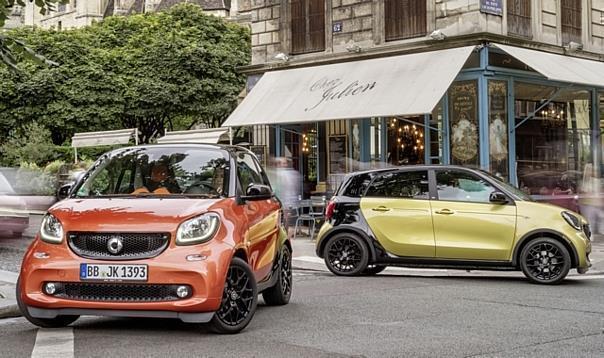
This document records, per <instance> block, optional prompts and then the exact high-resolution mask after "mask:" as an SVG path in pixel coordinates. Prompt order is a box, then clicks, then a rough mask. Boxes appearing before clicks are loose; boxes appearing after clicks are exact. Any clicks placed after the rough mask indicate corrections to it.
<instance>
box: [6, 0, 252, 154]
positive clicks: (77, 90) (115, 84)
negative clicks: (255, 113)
mask: <svg viewBox="0 0 604 358" xmlns="http://www.w3.org/2000/svg"><path fill="white" fill-rule="evenodd" d="M0 1H1V0H0ZM9 34H10V36H11V37H12V38H15V39H19V40H20V41H23V42H24V43H27V44H28V46H29V47H30V48H31V50H32V51H33V52H34V53H37V54H40V55H41V56H43V57H45V58H49V59H52V60H53V61H56V62H57V63H59V64H60V66H58V67H48V66H41V65H38V64H35V63H33V62H19V63H18V65H17V67H18V68H19V71H16V72H15V71H9V70H7V68H6V67H4V68H3V67H2V66H0V113H2V115H0V131H2V132H3V133H9V132H12V131H14V130H15V129H16V128H19V127H20V126H23V125H24V124H26V123H30V122H33V121H36V122H37V123H40V124H42V125H43V126H45V127H46V128H48V129H49V130H50V131H51V137H52V141H53V143H55V144H57V145H62V144H63V143H68V141H69V139H70V138H71V136H72V135H73V133H75V132H85V131H97V130H109V129H121V128H133V127H138V128H139V133H140V138H139V139H140V140H141V142H143V143H147V142H149V141H150V140H151V139H152V138H153V137H156V136H158V135H161V134H163V132H164V131H165V130H166V129H169V130H177V129H187V128H188V127H190V126H191V125H193V124H194V123H195V122H200V121H201V122H205V123H208V124H211V125H219V124H220V123H221V122H222V121H223V120H224V119H225V118H226V117H227V116H228V114H229V113H230V112H231V111H232V110H233V109H234V107H235V106H236V104H237V95H238V94H239V92H240V91H241V90H242V89H243V86H244V83H245V80H244V77H243V76H242V75H240V74H238V73H237V71H236V68H237V67H239V66H243V65H246V64H248V63H249V59H250V46H249V41H250V34H249V30H248V29H247V28H245V27H242V26H240V25H237V24H231V23H226V22H225V21H224V20H223V19H220V18H218V17H214V16H210V15H206V14H204V13H203V12H202V10H201V8H200V7H198V6H196V5H191V4H181V5H177V6H174V7H172V8H171V9H170V10H168V11H166V12H160V13H150V14H144V15H133V16H116V17H109V18H107V19H105V20H103V21H102V22H99V23H96V24H94V25H92V26H89V27H86V28H82V29H73V30H66V31H54V30H42V29H27V28H20V29H16V30H12V31H10V32H9ZM16 57H17V60H19V59H21V57H22V56H21V55H18V54H17V55H16ZM183 127H185V128H183ZM0 140H1V139H0ZM0 154H1V153H0Z"/></svg>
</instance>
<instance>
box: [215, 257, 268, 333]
mask: <svg viewBox="0 0 604 358" xmlns="http://www.w3.org/2000/svg"><path fill="white" fill-rule="evenodd" d="M257 304H258V288H257V286H256V279H255V278H254V274H253V272H252V270H251V269H250V267H249V266H248V264H247V263H246V262H245V261H243V260H242V259H240V258H238V257H234V258H233V261H232V262H231V265H230V266H229V270H228V272H227V277H226V280H225V282H224V291H223V293H222V302H221V304H220V308H219V309H218V311H216V313H215V314H214V317H213V318H212V321H210V328H211V329H212V330H213V331H214V332H216V333H238V332H240V331H241V330H243V329H244V328H245V327H246V326H247V325H248V324H249V323H250V321H251V320H252V317H253V316H254V313H255V312H256V305H257Z"/></svg>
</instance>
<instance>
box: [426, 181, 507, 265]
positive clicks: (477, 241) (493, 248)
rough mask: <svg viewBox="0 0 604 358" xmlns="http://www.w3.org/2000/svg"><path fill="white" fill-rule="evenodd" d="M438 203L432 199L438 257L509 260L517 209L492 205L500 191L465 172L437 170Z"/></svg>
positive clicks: (504, 205)
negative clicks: (493, 198)
mask: <svg viewBox="0 0 604 358" xmlns="http://www.w3.org/2000/svg"><path fill="white" fill-rule="evenodd" d="M435 174H436V175H435V184H436V193H437V196H438V197H437V200H432V201H431V205H432V219H433V222H434V236H435V241H436V257H437V258H446V259H467V260H497V261H499V260H508V259H509V257H510V252H511V249H512V243H513V240H514V234H515V230H516V206H515V205H514V202H513V201H512V200H511V199H510V200H508V202H507V203H505V204H501V203H499V204H497V203H492V202H490V200H489V198H490V194H491V193H492V192H494V191H496V190H497V189H496V188H495V187H494V186H493V185H492V184H491V183H489V182H488V181H487V180H485V179H484V178H482V177H480V176H478V175H477V174H475V173H473V172H471V171H465V170H461V169H451V170H448V169H447V170H436V171H435Z"/></svg>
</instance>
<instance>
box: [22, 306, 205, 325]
mask: <svg viewBox="0 0 604 358" xmlns="http://www.w3.org/2000/svg"><path fill="white" fill-rule="evenodd" d="M27 311H28V312H29V314H30V315H31V316H32V317H35V318H46V319H52V318H56V317H57V316H69V315H76V316H107V317H148V318H178V319H180V320H181V321H183V322H186V323H206V322H209V321H210V320H211V319H212V317H214V312H201V313H191V312H172V311H142V310H108V309H85V308H59V309H48V308H38V307H30V306H28V307H27Z"/></svg>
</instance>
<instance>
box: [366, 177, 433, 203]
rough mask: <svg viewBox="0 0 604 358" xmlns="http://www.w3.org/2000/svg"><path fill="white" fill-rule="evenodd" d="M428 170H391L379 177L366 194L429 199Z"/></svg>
mask: <svg viewBox="0 0 604 358" xmlns="http://www.w3.org/2000/svg"><path fill="white" fill-rule="evenodd" d="M429 192H430V190H429V185H428V172H427V171H423V170H422V171H401V172H389V173H385V174H383V175H381V176H379V177H377V178H376V179H375V180H374V181H373V183H371V185H370V186H369V189H367V194H366V196H373V197H383V198H408V199H428V194H429Z"/></svg>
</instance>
